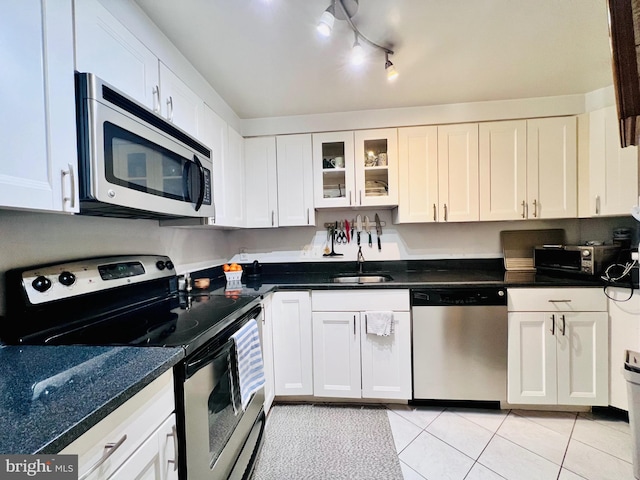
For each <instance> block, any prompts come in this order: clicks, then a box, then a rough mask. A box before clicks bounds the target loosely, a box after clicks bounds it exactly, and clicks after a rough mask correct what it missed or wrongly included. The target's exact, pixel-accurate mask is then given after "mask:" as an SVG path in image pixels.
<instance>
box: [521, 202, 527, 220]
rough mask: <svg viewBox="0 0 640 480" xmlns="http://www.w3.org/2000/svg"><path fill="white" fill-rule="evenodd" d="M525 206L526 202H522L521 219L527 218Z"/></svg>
mask: <svg viewBox="0 0 640 480" xmlns="http://www.w3.org/2000/svg"><path fill="white" fill-rule="evenodd" d="M526 205H527V202H525V201H524V200H523V201H522V218H527V212H526V208H527V207H526Z"/></svg>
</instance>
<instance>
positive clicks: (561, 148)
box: [527, 117, 578, 218]
mask: <svg viewBox="0 0 640 480" xmlns="http://www.w3.org/2000/svg"><path fill="white" fill-rule="evenodd" d="M577 162H578V154H577V120H576V117H554V118H540V119H534V120H527V210H528V211H527V218H575V217H577V215H578V164H577Z"/></svg>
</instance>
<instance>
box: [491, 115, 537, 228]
mask: <svg viewBox="0 0 640 480" xmlns="http://www.w3.org/2000/svg"><path fill="white" fill-rule="evenodd" d="M526 201H527V122H526V121H525V120H519V121H510V122H488V123H481V124H480V220H519V219H523V218H525V216H526V211H525V202H526Z"/></svg>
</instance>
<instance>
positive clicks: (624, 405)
mask: <svg viewBox="0 0 640 480" xmlns="http://www.w3.org/2000/svg"><path fill="white" fill-rule="evenodd" d="M607 294H608V295H609V297H610V298H609V317H610V318H611V323H610V329H609V338H610V343H609V344H610V348H609V405H611V406H612V407H616V408H620V409H622V410H629V399H628V396H627V381H626V380H625V378H624V374H623V371H624V362H625V353H626V351H627V350H633V351H635V352H640V292H637V291H636V292H635V293H633V295H632V297H631V298H629V289H628V288H608V289H607Z"/></svg>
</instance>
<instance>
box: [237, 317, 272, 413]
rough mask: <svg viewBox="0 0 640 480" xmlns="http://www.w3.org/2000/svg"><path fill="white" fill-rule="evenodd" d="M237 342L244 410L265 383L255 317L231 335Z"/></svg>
mask: <svg viewBox="0 0 640 480" xmlns="http://www.w3.org/2000/svg"><path fill="white" fill-rule="evenodd" d="M231 338H233V341H234V343H235V348H236V356H235V357H236V361H237V374H238V377H237V378H238V386H239V390H240V400H241V403H242V410H243V411H244V410H246V408H247V405H248V404H249V400H250V399H251V395H253V393H254V392H256V391H257V390H259V389H260V388H261V387H262V386H263V385H264V364H263V363H262V350H261V348H260V334H259V332H258V323H257V322H256V321H255V319H251V320H249V321H248V322H247V323H246V324H245V325H244V326H243V327H242V328H241V329H240V330H238V331H237V332H236V333H234V334H233V336H232V337H231Z"/></svg>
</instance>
